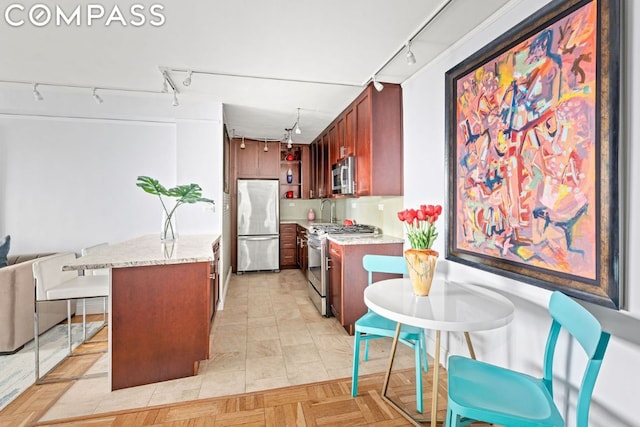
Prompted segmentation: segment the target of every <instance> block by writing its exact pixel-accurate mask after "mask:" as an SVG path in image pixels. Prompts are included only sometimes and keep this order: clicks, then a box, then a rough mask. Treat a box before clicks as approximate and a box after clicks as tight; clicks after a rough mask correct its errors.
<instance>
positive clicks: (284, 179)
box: [279, 144, 304, 199]
mask: <svg viewBox="0 0 640 427" xmlns="http://www.w3.org/2000/svg"><path fill="white" fill-rule="evenodd" d="M303 157H304V149H303V147H302V146H300V145H294V146H293V147H291V148H287V144H281V145H280V176H279V179H280V197H281V198H283V199H300V198H304V197H303V191H302V186H303V181H304V176H303V169H302V163H303V161H302V160H303Z"/></svg>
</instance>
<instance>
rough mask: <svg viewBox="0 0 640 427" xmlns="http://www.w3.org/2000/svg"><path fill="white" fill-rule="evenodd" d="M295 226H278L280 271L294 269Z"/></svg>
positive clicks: (295, 264) (295, 251)
mask: <svg viewBox="0 0 640 427" xmlns="http://www.w3.org/2000/svg"><path fill="white" fill-rule="evenodd" d="M296 227H297V225H296V224H280V269H281V270H283V269H286V268H296V267H297V262H296V254H297V246H296V238H297V230H296Z"/></svg>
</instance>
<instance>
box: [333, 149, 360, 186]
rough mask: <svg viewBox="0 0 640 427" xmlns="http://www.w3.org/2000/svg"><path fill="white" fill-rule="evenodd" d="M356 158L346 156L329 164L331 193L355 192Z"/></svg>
mask: <svg viewBox="0 0 640 427" xmlns="http://www.w3.org/2000/svg"><path fill="white" fill-rule="evenodd" d="M355 192H356V158H355V157H354V156H347V157H345V158H344V159H340V160H338V162H337V163H334V164H333V165H331V193H332V194H347V195H348V194H355Z"/></svg>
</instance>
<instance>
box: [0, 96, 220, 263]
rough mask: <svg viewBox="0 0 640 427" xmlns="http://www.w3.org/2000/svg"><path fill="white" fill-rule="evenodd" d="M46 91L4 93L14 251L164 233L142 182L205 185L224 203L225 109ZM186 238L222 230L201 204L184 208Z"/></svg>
mask: <svg viewBox="0 0 640 427" xmlns="http://www.w3.org/2000/svg"><path fill="white" fill-rule="evenodd" d="M42 92H43V95H44V97H45V99H44V100H43V101H40V102H37V101H34V99H33V97H32V94H31V89H30V87H27V86H25V87H21V86H20V85H13V86H12V85H2V86H0V234H2V235H4V234H11V236H12V240H11V250H10V253H11V254H19V253H29V252H44V251H60V250H71V251H76V252H79V251H80V249H81V248H82V247H84V246H89V245H92V244H95V243H98V242H102V241H107V242H118V241H122V240H126V239H130V238H133V237H136V236H139V235H143V234H150V233H151V234H158V235H159V230H160V223H161V207H160V203H159V201H158V200H157V198H156V197H155V196H152V195H149V194H147V193H145V192H143V191H142V190H141V189H140V188H138V187H136V185H135V182H136V177H137V176H138V175H149V176H152V177H154V178H157V179H158V180H160V182H161V183H162V184H164V185H165V186H173V185H175V184H186V183H189V182H196V183H198V184H200V185H201V186H202V187H203V195H204V196H205V197H209V198H212V199H214V200H215V201H216V202H217V203H221V200H222V172H221V170H222V160H221V159H222V105H221V104H220V103H217V102H210V101H202V100H197V99H189V98H187V97H181V103H180V107H172V106H171V98H170V96H169V95H154V94H137V93H114V92H105V93H102V94H101V95H102V97H103V98H104V103H102V104H99V105H98V104H96V103H95V102H93V99H92V98H91V96H90V93H88V94H87V93H84V92H82V91H79V90H74V89H51V91H50V92H44V91H42ZM183 181H184V182H183ZM178 220H179V223H178V227H179V232H180V233H196V232H207V233H220V232H221V228H222V219H221V216H220V215H219V214H218V213H217V211H216V212H213V211H212V210H210V209H209V210H207V209H205V208H204V205H202V204H196V205H189V206H183V207H181V208H180V210H179V211H178Z"/></svg>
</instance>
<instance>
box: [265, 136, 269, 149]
mask: <svg viewBox="0 0 640 427" xmlns="http://www.w3.org/2000/svg"><path fill="white" fill-rule="evenodd" d="M264 151H269V147H268V146H267V138H265V139H264Z"/></svg>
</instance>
